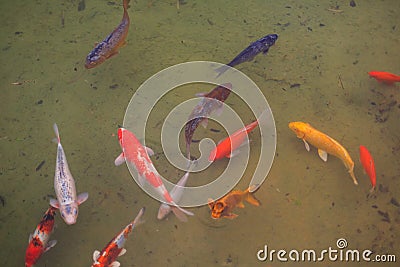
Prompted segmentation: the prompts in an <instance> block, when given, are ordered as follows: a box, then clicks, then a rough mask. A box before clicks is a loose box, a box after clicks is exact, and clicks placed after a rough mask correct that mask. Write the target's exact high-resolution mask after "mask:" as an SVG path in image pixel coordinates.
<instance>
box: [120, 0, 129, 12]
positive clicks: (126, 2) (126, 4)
mask: <svg viewBox="0 0 400 267" xmlns="http://www.w3.org/2000/svg"><path fill="white" fill-rule="evenodd" d="M129 2H130V0H124V2H123V4H122V5H123V7H124V10H127V9H128V5H129Z"/></svg>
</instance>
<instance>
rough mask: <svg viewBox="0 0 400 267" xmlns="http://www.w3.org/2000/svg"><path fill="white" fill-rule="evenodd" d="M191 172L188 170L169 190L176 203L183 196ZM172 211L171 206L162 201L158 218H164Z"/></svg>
mask: <svg viewBox="0 0 400 267" xmlns="http://www.w3.org/2000/svg"><path fill="white" fill-rule="evenodd" d="M189 173H190V172H186V173H185V175H183V176H182V178H181V179H180V180H179V181H178V183H177V184H176V185H175V186H174V187H173V188H172V189H171V191H170V192H169V194H170V195H171V197H172V199H173V200H174V201H175V203H178V202H179V201H180V200H181V198H182V195H183V190H184V189H185V185H186V183H187V180H188V178H189ZM170 212H171V206H170V205H168V204H166V203H162V204H161V205H160V208H159V209H158V214H157V219H159V220H162V219H164V218H165V217H167V215H168V214H169V213H170Z"/></svg>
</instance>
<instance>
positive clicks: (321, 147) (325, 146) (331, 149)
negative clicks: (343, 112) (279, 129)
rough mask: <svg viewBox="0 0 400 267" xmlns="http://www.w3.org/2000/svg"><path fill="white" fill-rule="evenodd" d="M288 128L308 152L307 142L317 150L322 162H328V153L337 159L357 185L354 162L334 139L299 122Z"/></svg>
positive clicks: (291, 124) (292, 123) (290, 124)
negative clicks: (300, 140) (301, 141)
mask: <svg viewBox="0 0 400 267" xmlns="http://www.w3.org/2000/svg"><path fill="white" fill-rule="evenodd" d="M289 128H290V129H291V130H292V131H293V132H294V133H295V134H296V136H297V137H298V138H300V139H302V140H303V142H304V145H305V146H306V149H307V151H310V146H309V145H308V143H307V142H309V143H310V144H312V145H313V146H315V147H316V148H318V155H319V157H320V158H321V159H322V160H323V161H327V160H328V153H329V154H331V155H333V156H335V157H338V158H340V159H341V160H342V162H343V164H344V165H345V166H346V168H347V171H348V172H349V173H350V176H351V178H352V179H353V182H354V184H355V185H358V182H357V179H356V177H355V176H354V171H353V169H354V162H353V160H352V159H351V157H350V155H349V153H348V152H347V150H346V149H345V148H344V147H343V146H342V145H341V144H339V142H337V141H336V140H335V139H333V138H331V137H329V136H328V135H326V134H324V133H322V132H320V131H318V130H317V129H315V128H313V127H312V126H311V125H310V124H308V123H304V122H301V121H296V122H291V123H289Z"/></svg>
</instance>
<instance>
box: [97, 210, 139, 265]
mask: <svg viewBox="0 0 400 267" xmlns="http://www.w3.org/2000/svg"><path fill="white" fill-rule="evenodd" d="M144 211H145V208H144V207H143V208H141V209H140V211H139V213H138V215H137V216H136V218H135V219H134V220H133V221H132V222H131V223H130V224H128V225H127V226H126V227H125V228H124V229H123V230H122V231H121V232H120V233H119V234H118V235H117V236H116V237H114V238H113V239H112V240H111V241H110V242H109V243H108V244H107V245H106V246H105V247H104V248H103V250H102V251H101V252H100V251H98V250H95V251H94V252H93V264H92V267H118V266H120V263H119V262H118V261H116V259H117V258H118V257H119V256H122V255H124V254H125V253H126V249H125V248H124V245H125V242H126V239H127V238H128V235H129V234H130V233H131V232H132V231H133V229H134V228H135V227H136V226H137V225H138V224H140V223H141V217H142V215H143V213H144Z"/></svg>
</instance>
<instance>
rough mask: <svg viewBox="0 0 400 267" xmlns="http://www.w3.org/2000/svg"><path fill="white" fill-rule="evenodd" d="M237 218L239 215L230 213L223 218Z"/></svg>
mask: <svg viewBox="0 0 400 267" xmlns="http://www.w3.org/2000/svg"><path fill="white" fill-rule="evenodd" d="M237 216H239V215H237V214H235V213H230V214H227V215H224V217H225V218H228V219H231V220H233V219H235V218H236V217H237Z"/></svg>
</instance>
